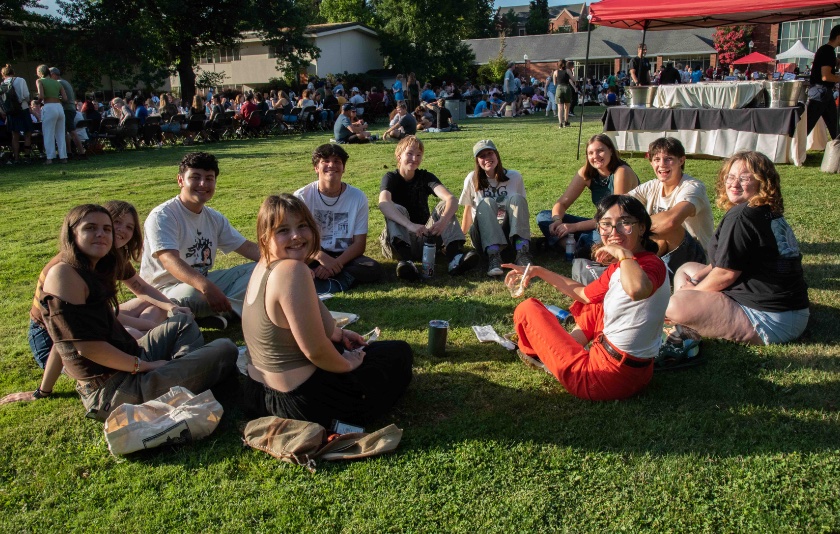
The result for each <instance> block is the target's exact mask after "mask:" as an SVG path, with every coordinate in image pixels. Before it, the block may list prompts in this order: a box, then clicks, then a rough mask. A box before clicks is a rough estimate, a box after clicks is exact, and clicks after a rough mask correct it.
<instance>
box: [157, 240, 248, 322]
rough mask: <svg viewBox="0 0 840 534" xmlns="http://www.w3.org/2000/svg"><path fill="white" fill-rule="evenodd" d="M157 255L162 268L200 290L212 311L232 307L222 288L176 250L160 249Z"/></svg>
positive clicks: (228, 309)
mask: <svg viewBox="0 0 840 534" xmlns="http://www.w3.org/2000/svg"><path fill="white" fill-rule="evenodd" d="M157 257H158V259H159V260H160V262H161V264H163V268H164V269H166V270H167V271H169V273H170V274H171V275H172V276H174V277H175V278H176V279H178V280H179V281H181V282H183V283H185V284H189V285H191V286H192V287H194V288H196V289H197V290H198V291H200V292H201V293H202V294H203V295H204V297H205V298H206V299H207V303H208V304H209V305H210V308H211V309H212V310H213V311H215V312H226V311H230V310H231V309H232V308H231V306H230V301H229V300H228V298H227V297H226V296H225V294H224V293H223V292H222V290H221V289H219V288H218V286H216V284H214V283H213V282H211V281H210V280H208V279H207V278H206V277H205V276H202V275H201V273H199V272H198V271H196V270H195V269H193V268H192V267H190V266H189V264H188V263H187V262H185V261H184V260H182V259H181V256H180V255H179V254H178V251H177V250H161V251H160V252H158V253H157Z"/></svg>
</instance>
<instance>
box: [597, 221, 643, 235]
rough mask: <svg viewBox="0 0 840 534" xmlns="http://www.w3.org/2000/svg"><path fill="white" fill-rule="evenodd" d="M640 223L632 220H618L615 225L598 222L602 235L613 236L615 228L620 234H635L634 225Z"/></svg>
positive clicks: (608, 222) (607, 222)
mask: <svg viewBox="0 0 840 534" xmlns="http://www.w3.org/2000/svg"><path fill="white" fill-rule="evenodd" d="M638 223H639V221H633V220H630V219H618V220H617V221H615V223H612V222H610V221H598V231H599V233H602V234H611V233H612V231H613V228H615V231H616V232H618V233H619V234H624V235H630V234H632V233H633V225H635V224H638Z"/></svg>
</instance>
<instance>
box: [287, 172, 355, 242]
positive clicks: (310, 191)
mask: <svg viewBox="0 0 840 534" xmlns="http://www.w3.org/2000/svg"><path fill="white" fill-rule="evenodd" d="M295 196H296V197H298V198H299V199H301V200H302V201H303V203H304V204H306V207H307V208H309V211H311V212H312V216H313V217H315V221H316V222H317V223H318V228H319V229H320V230H321V248H322V249H323V250H326V251H328V252H344V251H345V250H347V248H348V247H349V246H350V245H351V244H352V243H353V236H356V235H362V234H364V235H367V233H368V212H369V209H368V199H367V197H366V196H365V194H364V193H362V191H361V190H360V189H358V188H355V187H353V186H352V185H350V184H344V191H342V193H341V195H340V196H339V197H337V198H334V197H328V196H324V195H323V194H320V195H319V194H318V182H317V181H315V182H312V183H311V184H307V185H305V186H303V187H301V188H300V189H298V190H297V191H295Z"/></svg>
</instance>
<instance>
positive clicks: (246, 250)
mask: <svg viewBox="0 0 840 534" xmlns="http://www.w3.org/2000/svg"><path fill="white" fill-rule="evenodd" d="M234 252H236V253H237V254H239V255H240V256H243V257H245V258H248V259H249V260H251V261H260V247H259V246H258V245H257V244H256V243H254V242H253V241H250V240H248V241H245V242H244V243H242V245H240V247H239V248H238V249H236V250H234Z"/></svg>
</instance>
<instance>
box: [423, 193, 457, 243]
mask: <svg viewBox="0 0 840 534" xmlns="http://www.w3.org/2000/svg"><path fill="white" fill-rule="evenodd" d="M432 191H433V192H434V194H435V196H437V197H438V198H439V199H441V200H443V201H444V202H446V207H444V208H443V213H441V214H440V219H438V221H437V222H436V223H435V224H433V225H432V227H431V228H430V229H429V230H430V231H431V233H432V234H433V235H440V234H442V233H443V230H444V228H446V227H447V225H449V223H450V222H451V221H452V218H453V217H455V214H456V213H458V199H457V198H455V195H453V194H452V193H451V192H450V191H449V189H447V188H446V186H445V185H443V184H437V185H436V186H435V187H434V189H432Z"/></svg>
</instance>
